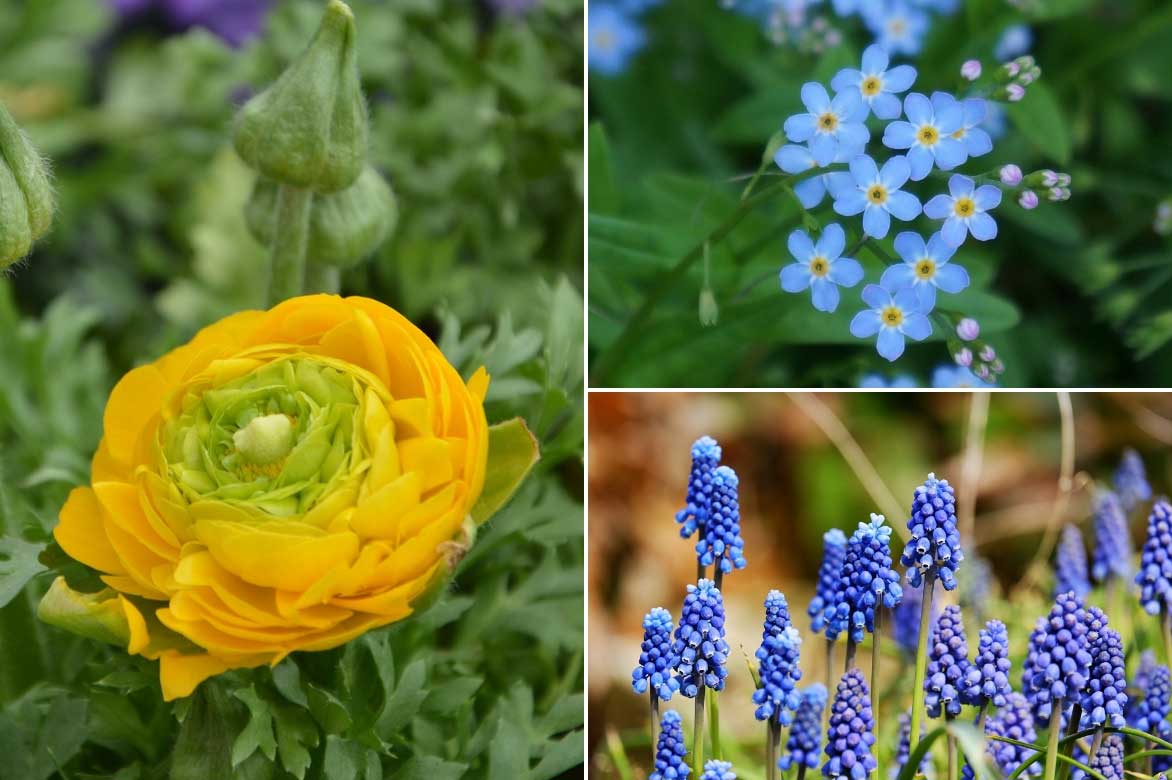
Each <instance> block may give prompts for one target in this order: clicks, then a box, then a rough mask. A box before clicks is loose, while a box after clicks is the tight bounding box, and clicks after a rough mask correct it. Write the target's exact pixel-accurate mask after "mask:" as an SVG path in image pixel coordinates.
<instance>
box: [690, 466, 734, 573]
mask: <svg viewBox="0 0 1172 780" xmlns="http://www.w3.org/2000/svg"><path fill="white" fill-rule="evenodd" d="M737 483H738V480H737V474H736V472H735V471H733V470H732V469H730V468H729V467H728V466H718V467H717V468H716V470H714V471H713V472H712V496H711V502H710V503H709V506H708V513H707V517H706V518H705V521H704V533H703V538H701V540H700V541H699V542H698V543H697V544H696V553H697V554H698V555H699V556H700V558H699V560H700V565H702V566H712V565H713V564H716V565H717V566H718V567H719V569H718V571H717V578H718V579H719V576H720V575H721V574H728V573H729V572H731V571H732V570H733V569H743V568H745V555H744V550H745V541H744V540H743V539H742V538H741V509H740V503H739V502H738V500H737Z"/></svg>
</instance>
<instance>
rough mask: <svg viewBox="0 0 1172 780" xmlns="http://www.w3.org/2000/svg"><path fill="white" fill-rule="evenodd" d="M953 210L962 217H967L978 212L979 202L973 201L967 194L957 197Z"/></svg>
mask: <svg viewBox="0 0 1172 780" xmlns="http://www.w3.org/2000/svg"><path fill="white" fill-rule="evenodd" d="M952 211H953V213H955V214H956V216H958V217H960V218H961V219H967V218H969V217H971V216H972V215H973V214H975V213H976V212H977V204H976V203H974V202H973V199H972V198H970V197H969V196H967V195H965V196H964V197H961V198H957V199H956V201H955V202H954V203H953V204H952Z"/></svg>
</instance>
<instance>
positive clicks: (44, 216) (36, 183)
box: [0, 104, 53, 269]
mask: <svg viewBox="0 0 1172 780" xmlns="http://www.w3.org/2000/svg"><path fill="white" fill-rule="evenodd" d="M52 223H53V189H52V187H51V186H50V185H49V169H48V166H47V165H46V164H45V160H44V159H43V158H42V157H41V155H40V154H38V153H37V150H36V149H34V148H33V145H32V144H31V143H29V140H28V137H27V136H25V134H24V132H23V131H22V130H21V129H20V127H18V126H17V124H16V120H14V119H13V118H12V115H11V114H9V113H8V110H7V109H5V108H4V106H3V104H0V269H3V268H7V267H8V266H10V265H12V264H13V263H15V262H17V261H18V260H21V259H22V258H24V257H25V255H27V254H28V253H29V251H30V250H31V249H32V247H33V244H34V243H35V242H36V241H37V240H38V239H40V238H41V237H42V236H43V235H45V233H47V232H48V231H49V226H50V225H52Z"/></svg>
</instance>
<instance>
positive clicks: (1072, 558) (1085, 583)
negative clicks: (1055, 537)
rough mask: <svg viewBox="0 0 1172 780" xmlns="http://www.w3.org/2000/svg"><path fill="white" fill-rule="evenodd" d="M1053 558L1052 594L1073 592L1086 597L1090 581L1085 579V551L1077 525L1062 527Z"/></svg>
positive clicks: (1089, 590)
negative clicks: (1056, 550)
mask: <svg viewBox="0 0 1172 780" xmlns="http://www.w3.org/2000/svg"><path fill="white" fill-rule="evenodd" d="M1055 558H1056V560H1055V564H1054V569H1055V572H1054V595H1058V594H1059V593H1067V592H1073V593H1074V595H1076V596H1078V597H1079V598H1080V599H1082V598H1086V596H1087V594H1088V593H1090V592H1091V582H1090V580H1089V579H1087V551H1086V547H1085V546H1084V545H1083V541H1082V532H1081V531H1079V530H1078V526H1074V525H1065V526H1063V527H1062V538H1061V539H1060V540H1059V542H1058V552H1057V553H1056V556H1055Z"/></svg>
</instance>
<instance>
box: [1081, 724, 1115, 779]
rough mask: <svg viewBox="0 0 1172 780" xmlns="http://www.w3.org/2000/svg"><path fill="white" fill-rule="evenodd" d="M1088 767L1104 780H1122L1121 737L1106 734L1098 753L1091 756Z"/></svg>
mask: <svg viewBox="0 0 1172 780" xmlns="http://www.w3.org/2000/svg"><path fill="white" fill-rule="evenodd" d="M1089 766H1090V768H1091V769H1094V770H1095V771H1096V772H1098V773H1099V774H1101V775H1102V776H1103V777H1104V778H1106V780H1123V737H1121V736H1119V735H1118V734H1108V735H1107V736H1106V737H1105V738H1104V739H1103V744H1102V745H1100V746H1099V752H1098V753H1095V755H1093V756H1091V761H1090V764H1089Z"/></svg>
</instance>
